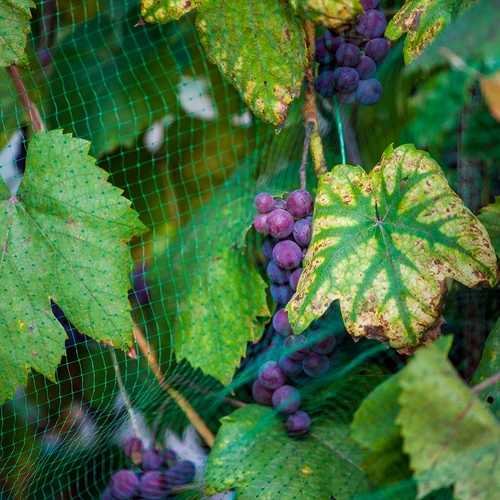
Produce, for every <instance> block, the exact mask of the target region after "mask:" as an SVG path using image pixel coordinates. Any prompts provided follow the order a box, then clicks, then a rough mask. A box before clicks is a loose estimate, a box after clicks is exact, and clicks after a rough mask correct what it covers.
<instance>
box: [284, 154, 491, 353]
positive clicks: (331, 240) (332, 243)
mask: <svg viewBox="0 0 500 500" xmlns="http://www.w3.org/2000/svg"><path fill="white" fill-rule="evenodd" d="M447 277H451V278H454V279H456V280H457V281H460V282H461V283H463V284H464V285H466V286H469V287H474V286H488V285H490V286H493V285H495V284H496V283H497V281H498V268H497V258H496V255H495V251H494V249H493V246H492V244H491V242H490V239H489V237H488V233H487V232H486V229H485V228H484V226H483V225H482V224H481V223H480V222H479V221H478V219H477V218H476V217H474V215H473V214H472V213H471V212H470V211H469V210H468V209H467V208H466V207H465V206H464V205H463V203H462V201H461V200H460V198H459V197H458V196H457V195H456V194H455V193H454V192H453V191H452V190H451V188H450V187H449V185H448V183H447V181H446V178H445V176H444V174H443V172H442V171H441V168H440V167H439V165H438V164H437V163H436V162H435V161H434V160H433V159H432V158H431V157H430V156H429V155H428V154H427V153H425V152H423V151H417V150H416V149H415V147H414V146H413V145H403V146H400V147H398V148H396V149H393V147H392V146H390V147H388V148H387V149H386V151H385V152H384V154H383V156H382V159H381V160H380V162H379V163H378V164H377V165H376V166H375V167H374V169H373V170H372V171H371V172H370V174H366V172H365V171H364V170H363V169H362V168H361V167H359V166H358V167H352V166H349V165H337V166H336V167H334V168H333V170H332V171H331V172H329V173H327V174H325V175H324V176H322V177H321V178H320V181H319V186H318V193H317V197H316V204H315V213H314V217H313V234H312V241H311V245H310V246H309V251H308V253H307V256H306V259H305V262H304V272H303V273H302V276H301V279H300V281H299V285H298V289H297V292H296V293H295V295H294V296H293V298H292V300H291V301H290V303H289V304H288V306H287V310H288V312H289V319H290V322H291V324H292V327H293V329H294V331H295V332H296V333H300V332H302V331H304V330H305V329H306V328H307V327H308V325H309V324H310V323H311V322H312V321H313V320H314V319H315V318H318V317H320V316H321V315H322V314H323V313H324V311H325V310H326V309H327V308H328V306H329V305H330V304H331V302H332V301H334V300H339V302H340V308H341V311H342V316H343V319H344V322H345V325H346V328H347V330H348V331H349V333H350V334H351V335H352V336H353V338H354V339H357V338H360V337H365V336H366V337H369V338H377V339H379V340H381V341H384V342H388V343H389V344H390V345H391V346H392V347H394V348H396V349H398V350H399V351H400V352H405V353H411V352H413V351H414V350H415V348H417V347H418V346H419V345H420V344H421V343H424V342H425V341H427V340H428V339H429V338H430V339H433V338H435V337H436V336H437V335H438V334H439V330H440V325H441V324H442V322H443V318H442V316H441V310H442V308H443V305H444V301H445V296H446V284H445V278H447Z"/></svg>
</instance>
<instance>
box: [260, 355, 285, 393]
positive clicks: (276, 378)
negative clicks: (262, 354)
mask: <svg viewBox="0 0 500 500" xmlns="http://www.w3.org/2000/svg"><path fill="white" fill-rule="evenodd" d="M257 380H258V381H259V382H260V383H261V384H262V385H263V386H264V387H265V388H266V389H278V387H281V386H282V385H283V384H284V383H285V380H286V375H285V374H284V373H283V370H282V369H281V368H280V367H279V365H278V363H276V362H275V361H266V362H265V363H264V364H263V365H262V366H261V367H260V369H259V376H258V379H257Z"/></svg>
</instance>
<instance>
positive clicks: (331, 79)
mask: <svg viewBox="0 0 500 500" xmlns="http://www.w3.org/2000/svg"><path fill="white" fill-rule="evenodd" d="M360 3H361V6H362V7H363V9H364V13H363V14H361V15H360V16H358V24H357V25H356V33H354V34H349V35H346V36H345V37H344V36H338V35H337V34H335V33H332V32H331V31H329V30H326V31H325V34H324V35H323V36H321V37H319V38H317V39H316V61H317V62H318V63H319V67H318V77H317V78H316V82H315V86H316V92H318V94H320V95H322V96H323V97H333V96H336V97H337V99H338V101H339V102H340V103H342V104H353V103H354V102H355V101H358V102H359V103H360V104H363V105H365V106H372V105H373V104H376V103H377V102H378V101H379V100H380V98H381V97H382V85H381V83H380V82H379V81H378V80H377V79H376V78H375V73H376V71H377V69H378V68H379V66H380V64H381V63H382V62H383V61H384V60H385V58H386V57H387V55H388V53H389V44H388V42H387V39H386V38H384V34H385V28H386V26H387V21H386V19H385V16H384V13H383V10H382V7H381V6H380V0H360Z"/></svg>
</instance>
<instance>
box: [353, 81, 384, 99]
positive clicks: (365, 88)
mask: <svg viewBox="0 0 500 500" xmlns="http://www.w3.org/2000/svg"><path fill="white" fill-rule="evenodd" d="M381 97H382V84H381V83H380V82H379V81H378V80H376V79H375V78H369V79H368V80H361V81H360V82H359V86H358V88H357V90H356V99H357V100H358V101H359V102H360V103H361V104H364V105H365V106H372V105H373V104H376V103H377V102H378V101H380V98H381Z"/></svg>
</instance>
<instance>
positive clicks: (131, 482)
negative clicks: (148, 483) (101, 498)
mask: <svg viewBox="0 0 500 500" xmlns="http://www.w3.org/2000/svg"><path fill="white" fill-rule="evenodd" d="M109 492H110V493H111V496H112V497H113V498H114V499H116V500H130V499H131V498H134V497H135V496H136V495H138V493H139V478H138V477H137V476H136V475H135V473H134V472H132V471H131V470H126V469H122V470H119V471H117V472H115V473H114V474H113V475H112V476H111V480H110V481H109Z"/></svg>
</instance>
